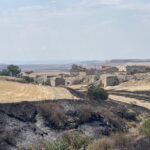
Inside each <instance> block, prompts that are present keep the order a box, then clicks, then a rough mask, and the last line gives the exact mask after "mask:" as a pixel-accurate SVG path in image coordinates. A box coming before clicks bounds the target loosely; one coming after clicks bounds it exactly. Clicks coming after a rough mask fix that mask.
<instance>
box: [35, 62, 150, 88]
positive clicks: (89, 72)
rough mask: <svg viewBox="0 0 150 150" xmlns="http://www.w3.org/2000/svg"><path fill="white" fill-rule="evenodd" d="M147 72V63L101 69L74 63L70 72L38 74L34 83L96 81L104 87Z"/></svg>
mask: <svg viewBox="0 0 150 150" xmlns="http://www.w3.org/2000/svg"><path fill="white" fill-rule="evenodd" d="M147 72H150V66H146V65H145V66H144V65H126V66H117V67H116V66H102V67H101V68H100V69H93V68H92V69H87V68H84V67H82V66H77V65H73V66H72V68H71V69H70V74H58V75H46V74H45V75H43V74H42V75H36V76H35V77H34V83H35V84H38V85H48V86H54V87H55V86H70V85H77V84H86V85H88V84H92V83H96V84H99V85H101V86H102V87H107V86H115V85H118V84H119V83H122V82H126V81H129V80H136V79H137V76H136V75H135V74H137V73H147Z"/></svg>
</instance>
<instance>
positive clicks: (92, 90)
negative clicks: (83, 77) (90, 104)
mask: <svg viewBox="0 0 150 150" xmlns="http://www.w3.org/2000/svg"><path fill="white" fill-rule="evenodd" d="M87 97H88V98H89V99H94V100H106V99H107V98H108V93H107V91H106V90H104V89H103V88H101V87H100V86H94V85H92V86H90V87H89V89H88V92H87Z"/></svg>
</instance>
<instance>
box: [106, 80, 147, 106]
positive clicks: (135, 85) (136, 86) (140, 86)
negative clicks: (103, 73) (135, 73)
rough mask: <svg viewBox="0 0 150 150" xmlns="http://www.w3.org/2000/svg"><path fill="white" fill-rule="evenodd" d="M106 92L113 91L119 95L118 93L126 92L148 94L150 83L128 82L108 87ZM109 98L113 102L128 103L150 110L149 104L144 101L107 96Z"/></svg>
mask: <svg viewBox="0 0 150 150" xmlns="http://www.w3.org/2000/svg"><path fill="white" fill-rule="evenodd" d="M107 89H108V90H113V91H116V92H118V93H119V91H128V92H143V91H144V92H145V91H147V92H150V81H149V80H145V81H129V82H125V83H122V84H120V85H118V86H114V87H108V88H107ZM109 98H110V99H112V100H115V101H119V102H123V103H128V104H131V105H137V106H140V107H144V108H147V109H150V102H148V101H144V100H142V99H138V98H130V97H125V96H118V95H109Z"/></svg>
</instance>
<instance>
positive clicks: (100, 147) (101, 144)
mask: <svg viewBox="0 0 150 150" xmlns="http://www.w3.org/2000/svg"><path fill="white" fill-rule="evenodd" d="M129 143H130V142H129V138H128V137H126V136H125V135H124V134H121V133H120V134H114V135H112V136H111V137H109V138H106V137H104V138H101V139H98V140H95V141H93V142H92V143H91V144H89V146H88V147H87V150H116V149H117V150H121V149H122V148H125V147H126V146H127V145H129Z"/></svg>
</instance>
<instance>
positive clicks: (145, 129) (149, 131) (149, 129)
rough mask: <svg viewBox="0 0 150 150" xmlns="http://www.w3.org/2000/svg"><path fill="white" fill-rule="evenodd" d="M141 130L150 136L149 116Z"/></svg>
mask: <svg viewBox="0 0 150 150" xmlns="http://www.w3.org/2000/svg"><path fill="white" fill-rule="evenodd" d="M141 131H142V133H143V134H144V135H146V136H150V118H147V119H146V120H145V121H144V123H143V125H142V127H141Z"/></svg>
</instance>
